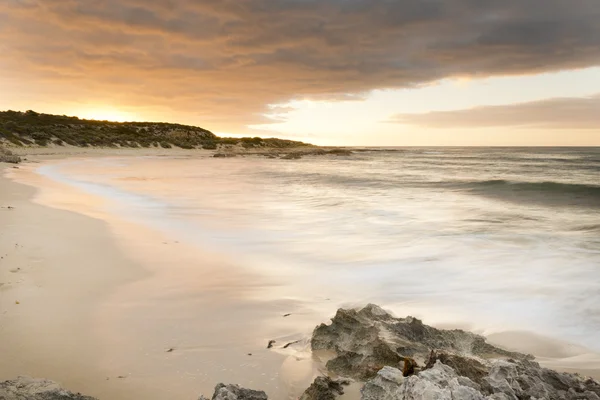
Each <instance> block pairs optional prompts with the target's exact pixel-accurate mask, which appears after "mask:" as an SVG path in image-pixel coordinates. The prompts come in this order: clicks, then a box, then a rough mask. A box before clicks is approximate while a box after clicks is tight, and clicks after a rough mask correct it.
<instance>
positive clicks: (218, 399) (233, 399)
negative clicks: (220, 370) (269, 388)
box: [198, 383, 267, 400]
mask: <svg viewBox="0 0 600 400" xmlns="http://www.w3.org/2000/svg"><path fill="white" fill-rule="evenodd" d="M198 400H208V399H207V398H206V397H204V396H200V398H199V399H198ZM211 400H267V394H266V393H265V392H263V391H259V390H252V389H244V388H243V387H240V386H239V385H226V384H224V383H219V384H218V385H217V386H216V387H215V393H214V394H213V396H212V397H211Z"/></svg>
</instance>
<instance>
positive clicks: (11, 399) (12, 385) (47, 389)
mask: <svg viewBox="0 0 600 400" xmlns="http://www.w3.org/2000/svg"><path fill="white" fill-rule="evenodd" d="M0 399H1V400H96V399H94V398H93V397H89V396H83V395H81V394H79V393H71V392H69V391H68V390H65V389H63V388H61V387H60V385H59V384H58V383H56V382H54V381H49V380H47V379H34V378H30V377H27V376H20V377H18V378H17V379H14V380H10V381H5V382H0Z"/></svg>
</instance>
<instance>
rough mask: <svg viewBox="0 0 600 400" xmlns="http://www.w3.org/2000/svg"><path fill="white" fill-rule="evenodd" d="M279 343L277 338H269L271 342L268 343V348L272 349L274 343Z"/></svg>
mask: <svg viewBox="0 0 600 400" xmlns="http://www.w3.org/2000/svg"><path fill="white" fill-rule="evenodd" d="M275 343H277V341H276V340H269V344H267V349H270V348H271V347H273V345H274V344H275Z"/></svg>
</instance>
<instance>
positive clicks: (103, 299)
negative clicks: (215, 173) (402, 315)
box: [0, 148, 600, 400]
mask: <svg viewBox="0 0 600 400" xmlns="http://www.w3.org/2000/svg"><path fill="white" fill-rule="evenodd" d="M34 153H37V154H34ZM27 154H28V156H27V157H28V162H27V163H25V164H23V165H20V166H19V169H12V166H10V165H2V164H0V207H3V208H0V256H1V257H2V259H0V354H2V357H0V380H4V379H9V378H13V377H15V376H17V375H31V376H35V377H44V378H48V379H53V380H56V381H59V382H61V383H62V384H63V385H64V386H66V387H68V388H69V389H71V390H76V391H81V392H83V393H86V394H89V395H93V396H97V397H99V398H101V399H114V400H119V399H136V398H145V399H150V400H153V399H157V400H158V399H165V398H176V399H194V398H197V396H198V395H199V394H200V393H203V394H210V393H212V387H213V386H214V385H215V383H217V382H221V381H224V382H228V383H240V384H242V385H245V386H247V387H252V388H256V389H263V390H267V391H268V392H269V394H270V395H271V398H274V399H280V398H293V397H294V396H297V395H298V394H299V393H301V391H302V389H303V388H305V387H306V386H308V384H309V382H310V381H311V380H312V377H313V376H314V375H315V374H316V373H318V371H317V368H318V365H317V364H316V363H314V362H313V360H312V358H311V355H310V352H308V351H307V350H308V343H307V342H306V340H305V341H303V342H301V343H299V344H298V345H296V346H293V348H292V347H291V348H289V349H285V350H283V349H277V350H275V351H272V350H267V349H266V348H265V345H266V342H267V341H268V339H277V340H278V343H280V344H282V343H285V342H287V341H293V340H296V339H299V338H303V337H304V338H306V337H307V335H308V334H309V333H310V332H311V330H312V328H313V327H314V326H315V325H316V324H317V323H319V322H321V321H322V320H325V319H326V316H322V315H315V314H314V313H312V314H311V313H310V312H307V311H306V308H304V307H303V305H302V304H295V303H293V302H290V301H279V302H272V301H269V302H267V301H263V302H261V301H260V292H261V288H264V287H267V286H269V285H271V284H273V283H272V282H271V281H270V280H269V278H268V277H265V276H256V275H254V274H251V273H249V272H248V271H246V270H244V269H243V268H242V267H241V266H240V265H237V263H236V262H235V260H230V259H228V258H227V257H224V256H223V255H220V254H213V253H212V252H211V251H210V249H198V248H197V247H190V246H187V245H185V244H183V243H178V242H174V241H173V240H172V239H171V238H169V237H165V236H164V235H163V234H162V233H160V232H155V231H151V230H149V229H147V228H142V227H140V226H137V225H134V224H132V223H128V222H125V221H121V220H117V219H115V218H114V216H111V215H107V214H105V213H103V212H102V208H101V207H98V204H97V201H98V200H97V199H95V198H94V197H93V196H89V195H84V194H82V193H79V192H77V191H76V190H74V189H72V188H69V187H66V186H61V185H60V184H58V183H56V182H50V181H48V180H47V179H46V178H42V177H41V176H39V175H37V174H35V172H34V171H35V169H36V168H37V167H38V166H39V165H40V164H36V162H46V163H47V162H52V160H54V159H61V158H64V157H89V156H106V155H119V156H122V155H124V154H131V155H136V156H137V155H142V154H143V155H174V154H177V155H189V154H192V153H191V152H189V151H183V150H182V151H179V150H158V149H157V150H144V151H140V150H130V149H122V150H112V149H111V150H91V149H90V150H88V149H83V150H82V149H72V148H70V149H69V148H67V149H38V150H36V151H31V150H28V153H27ZM194 154H197V153H194ZM207 154H210V153H204V156H207ZM6 176H11V177H12V179H8V178H7V177H6ZM14 180H18V181H21V182H27V184H28V185H23V184H21V183H16V182H15V181H14ZM34 187H37V188H38V189H40V188H41V190H37V191H36V189H34ZM42 204H44V205H42ZM8 206H11V207H13V208H12V209H8V208H6V207H8ZM47 206H51V207H47ZM17 302H18V303H17ZM332 306H333V305H332ZM384 306H385V305H384ZM334 308H335V307H334ZM290 311H292V312H294V318H281V315H282V314H283V313H285V312H290ZM334 312H335V309H332V310H331V312H330V315H332V314H333V313H334ZM425 322H427V321H425ZM290 332H292V333H293V332H295V334H290ZM490 340H491V341H492V342H493V343H495V344H499V345H502V346H504V347H507V348H510V349H513V350H518V351H523V352H530V353H532V354H534V355H537V356H538V359H539V361H541V362H542V363H543V364H545V365H547V366H550V367H553V368H555V369H558V370H566V371H579V372H582V373H583V374H586V375H591V376H595V377H600V371H599V365H600V357H599V356H598V354H595V353H593V352H590V351H589V350H586V349H582V348H580V347H577V346H573V345H569V344H566V343H563V342H560V341H557V340H552V339H547V338H544V337H541V336H537V335H533V334H530V333H527V332H504V333H499V334H495V335H491V337H490ZM170 348H173V349H174V350H173V351H172V352H167V350H168V349H170ZM248 353H252V355H251V356H250V355H248ZM119 377H121V378H119Z"/></svg>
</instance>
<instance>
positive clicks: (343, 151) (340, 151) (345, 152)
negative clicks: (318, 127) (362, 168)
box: [327, 149, 352, 156]
mask: <svg viewBox="0 0 600 400" xmlns="http://www.w3.org/2000/svg"><path fill="white" fill-rule="evenodd" d="M327 153H328V154H333V155H336V156H351V155H352V152H351V151H350V150H347V149H331V150H329V151H328V152H327Z"/></svg>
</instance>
